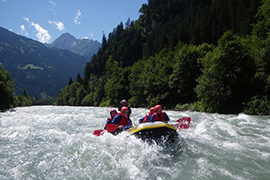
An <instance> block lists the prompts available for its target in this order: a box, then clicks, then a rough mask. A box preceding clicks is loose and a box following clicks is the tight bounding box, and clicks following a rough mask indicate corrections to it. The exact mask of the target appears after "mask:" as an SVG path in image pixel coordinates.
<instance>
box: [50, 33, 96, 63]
mask: <svg viewBox="0 0 270 180" xmlns="http://www.w3.org/2000/svg"><path fill="white" fill-rule="evenodd" d="M47 46H48V47H55V48H59V49H67V50H69V51H71V52H73V53H76V54H79V55H82V56H86V57H88V58H91V57H92V56H93V55H94V54H95V53H96V52H97V51H98V49H99V47H100V46H101V44H100V43H99V42H98V41H92V40H90V39H76V38H75V37H74V36H72V35H71V34H70V33H63V34H62V35H61V36H60V37H59V38H57V39H56V40H54V41H53V42H52V43H51V44H48V45H47Z"/></svg>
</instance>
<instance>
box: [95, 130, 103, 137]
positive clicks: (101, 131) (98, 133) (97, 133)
mask: <svg viewBox="0 0 270 180" xmlns="http://www.w3.org/2000/svg"><path fill="white" fill-rule="evenodd" d="M104 132H105V130H103V129H99V130H95V131H94V135H96V136H101V135H102V134H103V133H104Z"/></svg>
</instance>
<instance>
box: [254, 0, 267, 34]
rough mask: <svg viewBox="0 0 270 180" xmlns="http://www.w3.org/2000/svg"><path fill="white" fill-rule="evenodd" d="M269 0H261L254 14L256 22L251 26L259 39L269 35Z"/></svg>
mask: <svg viewBox="0 0 270 180" xmlns="http://www.w3.org/2000/svg"><path fill="white" fill-rule="evenodd" d="M269 7H270V0H262V5H261V6H260V8H259V10H258V13H257V15H256V17H257V22H256V24H255V25H254V26H253V33H254V34H255V35H256V36H257V37H259V38H260V39H264V38H266V37H267V36H268V35H269V29H270V8H269Z"/></svg>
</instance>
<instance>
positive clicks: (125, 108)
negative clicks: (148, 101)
mask: <svg viewBox="0 0 270 180" xmlns="http://www.w3.org/2000/svg"><path fill="white" fill-rule="evenodd" d="M125 111H128V112H129V109H128V107H126V106H124V107H122V109H121V113H124V112H125Z"/></svg>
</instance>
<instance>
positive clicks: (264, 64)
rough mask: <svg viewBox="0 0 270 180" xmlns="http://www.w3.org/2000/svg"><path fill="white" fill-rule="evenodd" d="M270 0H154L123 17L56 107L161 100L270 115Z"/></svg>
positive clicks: (172, 104)
mask: <svg viewBox="0 0 270 180" xmlns="http://www.w3.org/2000/svg"><path fill="white" fill-rule="evenodd" d="M269 12H270V0H262V1H259V0H248V1H246V0H237V1H235V0H228V1H210V0H202V1H196V0H190V1H184V0H174V1H172V0H168V1H158V0H149V1H148V5H146V4H144V5H143V6H142V7H141V9H140V13H141V15H140V18H139V19H138V20H137V21H135V22H133V21H132V22H130V21H129V20H128V21H127V22H126V24H125V27H124V25H123V23H120V24H119V25H118V26H117V27H116V28H115V29H114V31H113V32H112V33H110V34H109V35H108V38H106V37H105V36H103V42H102V47H101V48H100V49H99V51H98V53H97V54H96V55H94V56H93V58H92V60H91V62H89V63H87V65H86V67H85V70H84V77H83V78H81V77H80V76H79V77H77V79H76V81H74V82H73V81H72V80H71V81H70V83H69V85H68V86H66V87H65V88H64V89H62V91H61V92H60V94H59V96H58V97H57V99H56V104H57V105H91V106H92V105H94V106H109V105H113V106H116V105H118V103H119V102H118V101H119V99H123V98H126V99H128V100H129V104H130V105H131V106H133V107H150V106H153V105H155V104H157V103H159V104H163V105H164V106H165V107H166V108H174V109H182V110H196V111H205V112H217V113H240V112H245V113H247V114H260V115H269V114H270V16H269V15H270V13H269Z"/></svg>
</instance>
